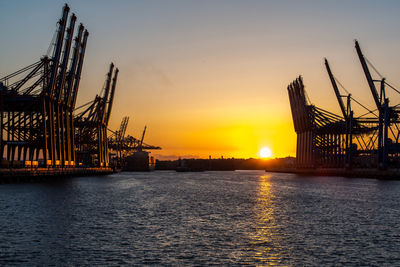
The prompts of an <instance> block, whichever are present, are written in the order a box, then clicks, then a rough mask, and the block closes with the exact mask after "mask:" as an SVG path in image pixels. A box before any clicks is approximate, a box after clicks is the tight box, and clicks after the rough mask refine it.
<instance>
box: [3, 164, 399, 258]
mask: <svg viewBox="0 0 400 267" xmlns="http://www.w3.org/2000/svg"><path fill="white" fill-rule="evenodd" d="M399 193H400V182H399V181H378V180H374V179H347V178H340V177H299V176H296V175H293V174H278V173H265V172H260V171H236V172H202V173H176V172H151V173H120V174H114V175H110V176H104V177H82V178H73V179H65V180H61V181H58V182H54V183H42V184H15V185H12V184H9V185H0V210H1V213H0V265H16V264H20V265H72V266H78V265H80V266H82V265H86V266H92V265H102V266H104V265H110V266H120V265H151V264H154V265H208V264H219V265H229V266H232V265H246V264H248V265H284V266H302V265H307V266H310V265H315V266H321V265H324V266H327V265H346V266H360V265H364V266H365V265H375V266H382V265H387V266H395V265H400V253H399V248H400V227H399V226H398V224H399V222H400V201H399V197H400V194H399Z"/></svg>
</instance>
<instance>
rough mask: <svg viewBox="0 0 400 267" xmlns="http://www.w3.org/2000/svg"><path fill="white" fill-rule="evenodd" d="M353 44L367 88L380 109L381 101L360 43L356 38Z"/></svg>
mask: <svg viewBox="0 0 400 267" xmlns="http://www.w3.org/2000/svg"><path fill="white" fill-rule="evenodd" d="M355 46H356V50H357V54H358V57H359V59H360V62H361V66H362V68H363V70H364V74H365V77H366V78H367V82H368V85H369V89H370V90H371V93H372V96H373V97H374V101H375V104H376V107H377V108H378V109H381V107H382V105H381V102H380V101H379V96H378V92H377V90H376V87H375V84H374V80H373V79H372V76H371V73H370V72H369V69H368V66H367V62H366V61H365V58H364V55H363V53H362V52H361V48H360V45H359V44H358V41H357V40H356V41H355Z"/></svg>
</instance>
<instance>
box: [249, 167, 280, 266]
mask: <svg viewBox="0 0 400 267" xmlns="http://www.w3.org/2000/svg"><path fill="white" fill-rule="evenodd" d="M277 204H278V203H276V200H275V196H274V192H273V188H272V184H271V175H268V174H265V175H262V176H260V177H259V187H258V193H257V204H256V206H255V222H254V224H255V225H254V226H255V231H254V233H253V234H252V236H251V240H252V241H251V246H252V253H251V254H252V256H251V257H252V259H253V260H255V261H256V262H259V263H262V264H268V265H269V266H271V265H278V264H281V263H282V256H283V255H282V253H283V251H281V249H282V245H281V241H282V238H281V236H280V233H279V224H278V222H277V218H276V213H277V209H278V208H279V207H278V206H277Z"/></svg>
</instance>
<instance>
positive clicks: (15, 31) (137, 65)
mask: <svg viewBox="0 0 400 267" xmlns="http://www.w3.org/2000/svg"><path fill="white" fill-rule="evenodd" d="M64 3H65V1H54V0H48V1H43V0H37V1H29V2H28V1H18V0H12V1H11V0H1V1H0V10H2V11H3V12H2V15H1V16H0V33H1V36H2V37H1V50H0V62H1V64H0V77H3V76H5V75H7V74H9V73H12V72H14V71H16V70H18V69H20V68H22V67H24V66H27V65H29V64H31V63H34V62H36V61H37V60H39V59H40V57H41V56H42V55H44V54H46V51H47V50H48V48H49V45H50V42H51V39H52V37H53V35H54V32H55V30H56V27H57V21H58V19H59V18H60V16H61V10H62V7H63V5H64ZM67 3H68V5H69V6H70V8H71V12H74V13H75V14H76V15H77V17H78V20H77V21H78V22H82V23H83V24H84V25H85V27H86V28H87V29H88V31H89V32H90V35H89V39H88V45H87V49H86V54H85V62H84V67H83V72H82V80H81V84H80V89H79V93H78V103H77V106H79V105H80V104H83V103H86V102H88V101H91V100H92V99H93V98H94V96H95V95H96V94H98V93H99V92H100V90H101V88H102V86H103V84H104V80H105V75H106V72H107V70H108V66H109V64H110V62H114V63H115V65H116V66H117V67H118V68H119V70H120V72H119V76H118V83H117V89H116V95H115V102H114V106H113V113H112V115H111V121H110V125H109V128H111V129H114V130H115V129H117V128H118V127H119V124H120V122H121V120H122V117H124V116H129V117H130V121H129V125H128V129H127V132H128V134H131V135H133V136H136V137H140V135H141V132H142V130H143V128H144V126H145V125H147V132H146V136H145V142H146V143H148V144H152V145H157V146H161V147H162V148H163V149H162V150H161V151H153V152H152V154H153V155H155V156H156V157H157V158H160V159H167V158H176V157H202V158H205V157H208V156H209V155H210V156H212V157H213V158H216V157H221V156H223V157H225V158H229V157H235V158H250V157H258V152H259V150H260V149H261V148H262V147H270V148H271V150H272V153H273V157H286V156H295V149H296V134H295V132H294V128H293V123H292V118H291V111H290V105H289V99H288V96H287V90H286V87H287V85H288V84H289V83H290V82H291V81H292V80H294V79H295V78H296V77H297V76H298V75H302V76H303V78H304V83H305V86H306V90H307V94H308V97H309V99H310V101H311V102H312V103H313V104H315V105H317V106H318V107H321V108H323V109H326V110H329V111H331V112H335V113H337V114H339V112H340V111H339V106H338V104H337V101H336V99H335V95H334V92H333V89H332V87H331V84H330V80H329V77H328V75H327V73H326V70H325V67H324V57H326V58H328V60H329V62H330V65H331V69H332V71H333V73H334V75H335V76H336V77H337V78H338V80H339V81H340V82H341V83H342V84H343V85H344V86H345V88H346V89H347V90H349V91H350V92H351V93H352V95H353V96H354V97H355V98H356V99H357V100H358V101H360V102H362V103H363V104H364V105H366V106H368V107H371V108H373V104H374V103H373V99H372V96H371V94H370V92H369V89H368V87H367V83H366V81H365V78H364V75H363V72H362V68H361V65H360V63H359V61H358V58H357V54H356V52H355V49H354V40H355V39H357V40H358V41H359V42H360V45H361V48H362V50H363V52H364V54H365V55H366V57H367V58H368V60H370V61H371V62H372V63H373V64H374V66H375V67H376V68H377V69H378V70H379V72H380V73H382V74H383V75H384V76H385V77H386V78H387V80H388V81H389V82H390V83H392V84H393V85H395V86H396V85H400V75H399V68H398V67H397V64H398V62H400V49H399V48H400V35H399V34H398V29H399V28H400V20H399V19H398V14H399V13H400V1H394V0H393V1H384V0H383V1H369V0H338V1H323V0H320V1H319V0H318V1H317V0H315V1H311V0H309V1H300V0H293V1H286V0H281V1H267V0H265V1H256V0H249V1H234V0H232V1H227V0H220V1H208V0H204V1H189V0H188V1H183V0H182V1H173V0H162V1H161V0H160V1H152V0H148V1H133V0H129V1H128V0H126V1H122V0H116V1H82V0H79V1H77V0H71V1H67ZM397 88H399V87H397ZM398 100H400V99H399V98H398V96H395V95H393V98H392V99H391V101H392V103H393V102H394V101H398ZM354 108H355V112H356V114H357V112H358V113H359V114H361V113H363V111H362V110H361V109H359V108H358V107H354Z"/></svg>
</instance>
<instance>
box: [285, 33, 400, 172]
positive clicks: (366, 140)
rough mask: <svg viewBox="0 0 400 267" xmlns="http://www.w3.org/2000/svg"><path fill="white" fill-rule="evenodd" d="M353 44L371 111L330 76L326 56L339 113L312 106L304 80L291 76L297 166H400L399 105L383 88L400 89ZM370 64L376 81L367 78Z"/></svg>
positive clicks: (290, 94)
mask: <svg viewBox="0 0 400 267" xmlns="http://www.w3.org/2000/svg"><path fill="white" fill-rule="evenodd" d="M355 48H356V52H357V55H358V58H359V60H360V63H361V66H362V69H363V71H364V74H365V78H366V80H367V84H368V87H369V89H370V92H371V94H372V97H373V100H374V103H375V106H376V109H375V110H370V109H368V108H366V105H363V104H362V103H360V102H359V101H357V100H356V99H354V98H353V97H352V95H351V94H350V93H349V92H348V91H347V90H346V89H345V88H344V87H343V86H342V85H341V83H340V82H339V81H338V80H337V78H336V77H335V76H334V75H333V74H332V71H331V68H330V65H329V63H328V60H327V59H325V67H326V70H327V73H328V76H329V78H330V81H331V84H332V87H333V89H334V92H335V95H336V99H337V102H338V104H339V107H340V111H341V114H340V115H337V114H334V113H332V112H329V111H326V110H323V109H321V108H319V107H317V106H315V105H313V104H311V103H310V101H309V100H308V99H307V97H306V91H305V86H304V84H303V78H302V77H301V76H300V77H299V78H297V79H296V80H294V81H293V82H292V83H291V84H290V85H289V86H288V87H287V89H288V94H289V101H290V107H291V111H292V118H293V124H294V129H295V131H296V134H297V147H296V167H297V168H303V169H313V168H347V169H352V168H378V169H387V168H399V167H400V158H399V155H400V140H399V137H400V125H399V123H400V119H399V114H400V109H399V104H392V103H391V102H390V101H389V97H388V94H387V92H386V89H387V88H389V89H390V90H392V91H393V92H394V93H395V94H400V90H398V89H396V88H395V87H394V86H392V85H391V84H389V83H388V82H387V81H386V79H385V78H384V77H382V76H381V75H380V74H379V72H378V71H376V68H375V67H373V66H372V65H371V64H370V63H369V61H368V60H367V59H366V57H365V56H364V54H363V53H362V51H361V48H360V45H359V43H358V42H357V41H355ZM370 66H372V68H373V69H374V70H375V71H376V73H377V75H378V76H379V79H376V78H373V77H372V74H371V72H370V70H369V67H370ZM377 83H378V84H379V92H378V90H377V88H376V84H377ZM338 84H339V85H340V86H342V90H339V87H338ZM341 91H344V92H345V93H346V94H344V93H343V92H341ZM344 99H345V101H344ZM345 103H346V104H345ZM389 103H390V104H389ZM354 104H357V105H360V106H361V108H363V109H365V113H363V114H361V115H356V114H355V112H354V110H353V108H352V105H354Z"/></svg>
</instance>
